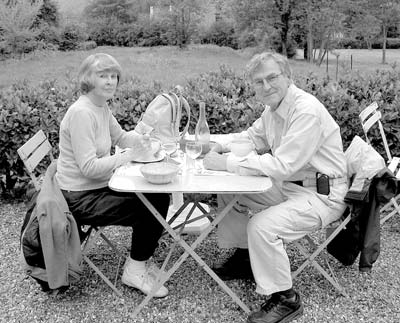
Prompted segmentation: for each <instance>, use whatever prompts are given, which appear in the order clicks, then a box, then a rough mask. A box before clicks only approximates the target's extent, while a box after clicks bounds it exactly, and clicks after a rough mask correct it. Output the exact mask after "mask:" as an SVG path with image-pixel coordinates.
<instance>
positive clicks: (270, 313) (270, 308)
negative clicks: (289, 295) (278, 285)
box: [247, 292, 303, 323]
mask: <svg viewBox="0 0 400 323" xmlns="http://www.w3.org/2000/svg"><path fill="white" fill-rule="evenodd" d="M302 314H303V304H302V302H301V298H300V295H299V294H298V293H297V292H295V299H294V301H290V300H288V299H286V298H285V296H283V295H280V294H273V295H272V296H271V298H270V299H268V300H267V301H266V302H265V303H264V304H263V305H262V306H261V309H260V310H259V311H258V312H254V313H251V314H250V316H249V317H248V319H247V323H288V322H290V321H292V320H294V319H296V318H298V317H300V316H301V315H302Z"/></svg>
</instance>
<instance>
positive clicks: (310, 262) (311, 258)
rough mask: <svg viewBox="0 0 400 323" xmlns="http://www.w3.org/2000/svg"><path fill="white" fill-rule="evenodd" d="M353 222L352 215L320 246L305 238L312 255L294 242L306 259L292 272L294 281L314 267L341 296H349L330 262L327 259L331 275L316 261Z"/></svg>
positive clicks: (307, 237)
mask: <svg viewBox="0 0 400 323" xmlns="http://www.w3.org/2000/svg"><path fill="white" fill-rule="evenodd" d="M350 220H351V215H348V216H347V217H346V218H345V219H344V220H343V221H342V222H341V223H340V225H339V226H338V227H336V228H335V230H334V231H333V232H332V233H331V234H330V235H329V236H328V238H327V239H325V241H324V242H323V243H321V244H320V245H317V244H316V243H315V242H314V241H313V239H311V238H310V237H309V236H308V235H307V236H305V237H304V238H305V239H306V240H307V242H308V243H309V245H310V246H311V248H312V250H314V251H313V252H312V253H310V252H309V251H308V250H307V249H306V248H304V247H303V246H302V245H301V244H300V242H299V241H294V242H293V244H294V245H295V246H296V248H297V249H298V250H299V251H300V253H301V254H302V255H303V256H304V257H305V258H306V259H305V261H304V262H303V263H302V264H301V265H300V266H299V267H298V268H297V269H296V270H295V271H294V272H292V279H294V278H295V277H297V276H298V275H299V274H300V273H301V272H302V271H303V270H304V269H305V268H306V267H307V266H308V265H312V266H314V267H315V268H316V269H317V270H318V271H319V272H320V273H321V274H322V275H323V276H324V277H325V278H326V279H327V280H328V281H329V282H330V283H331V284H332V286H334V287H335V288H336V289H337V290H338V291H339V292H340V294H342V295H343V296H346V297H347V296H348V294H347V293H346V291H345V289H344V288H343V287H342V286H341V285H340V284H339V283H338V281H337V279H336V276H335V275H334V273H333V270H332V268H331V266H330V265H329V262H328V261H327V259H325V262H326V263H327V266H328V269H329V271H330V273H331V275H329V273H328V272H327V271H326V270H325V269H324V268H323V267H322V266H321V265H320V264H319V263H318V262H317V261H316V260H315V258H316V257H317V256H318V255H320V253H321V252H322V250H324V249H325V248H326V246H327V245H328V243H329V242H331V241H332V240H333V238H334V237H335V236H336V235H337V234H338V233H339V232H340V231H341V230H342V229H343V228H344V227H345V226H346V225H347V223H349V222H350Z"/></svg>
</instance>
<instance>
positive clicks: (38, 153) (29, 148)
mask: <svg viewBox="0 0 400 323" xmlns="http://www.w3.org/2000/svg"><path fill="white" fill-rule="evenodd" d="M17 152H18V155H19V157H20V158H21V159H22V161H23V163H24V165H25V167H26V169H27V171H28V174H29V176H30V177H31V179H32V182H33V185H34V186H35V189H36V190H37V191H38V190H40V176H37V175H36V174H35V170H36V167H37V166H38V165H39V163H40V162H41V161H42V160H43V159H44V158H45V157H46V156H49V157H50V160H51V161H52V160H53V159H54V157H53V154H52V151H51V144H50V142H49V140H48V139H47V137H46V135H45V134H44V132H43V130H39V131H38V132H37V133H36V134H35V135H34V136H33V137H32V138H31V139H29V140H28V141H27V142H26V143H25V144H23V145H22V146H21V147H20V148H19V149H18V150H17Z"/></svg>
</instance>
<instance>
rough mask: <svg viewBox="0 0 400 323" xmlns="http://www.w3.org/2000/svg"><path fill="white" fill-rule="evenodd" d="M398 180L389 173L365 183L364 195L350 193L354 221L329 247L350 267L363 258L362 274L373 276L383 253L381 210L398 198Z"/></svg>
mask: <svg viewBox="0 0 400 323" xmlns="http://www.w3.org/2000/svg"><path fill="white" fill-rule="evenodd" d="M397 191H398V185H397V180H396V178H395V177H394V176H393V174H392V173H391V172H390V171H389V170H388V169H387V168H385V169H383V170H381V171H380V172H378V174H376V175H375V176H374V177H373V178H372V180H368V179H366V180H365V183H364V187H363V189H362V190H361V191H358V192H355V191H351V190H350V191H349V192H348V193H347V195H346V197H345V201H346V202H347V203H348V204H350V206H351V209H352V219H351V221H350V222H349V224H348V225H347V226H346V228H345V229H344V230H342V231H341V232H340V233H339V234H338V235H337V236H336V237H335V238H334V239H333V240H332V241H331V242H330V243H329V244H328V247H327V250H328V252H329V253H330V254H332V255H333V256H334V257H335V258H336V259H338V260H339V261H340V262H341V263H342V264H344V265H346V266H349V265H352V264H353V263H354V261H355V260H356V258H357V256H358V254H360V261H359V270H360V271H366V272H369V271H370V270H371V268H372V265H373V263H374V262H375V261H376V260H377V258H378V256H379V253H380V207H381V206H382V205H383V204H385V203H387V202H388V201H389V200H390V199H391V198H392V197H394V196H395V195H396V194H397Z"/></svg>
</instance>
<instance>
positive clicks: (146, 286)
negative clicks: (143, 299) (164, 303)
mask: <svg viewBox="0 0 400 323" xmlns="http://www.w3.org/2000/svg"><path fill="white" fill-rule="evenodd" d="M149 269H150V268H147V269H146V271H145V272H144V273H142V274H140V273H131V272H129V269H128V268H127V267H126V268H125V270H124V273H123V274H122V278H121V281H122V283H124V284H125V285H127V286H130V287H134V288H136V289H139V290H140V291H142V292H143V293H144V294H146V295H148V294H150V292H151V290H152V289H153V286H154V285H155V284H156V274H155V272H154V270H149ZM157 269H158V268H157ZM158 270H159V269H158ZM167 295H168V289H167V288H166V287H165V286H161V287H160V288H159V289H158V290H157V291H156V292H155V294H154V297H165V296H167Z"/></svg>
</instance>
